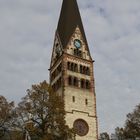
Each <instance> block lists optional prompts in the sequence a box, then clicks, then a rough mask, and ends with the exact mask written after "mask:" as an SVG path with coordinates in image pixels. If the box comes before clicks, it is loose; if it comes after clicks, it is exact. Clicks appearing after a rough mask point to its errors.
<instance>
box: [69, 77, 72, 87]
mask: <svg viewBox="0 0 140 140" xmlns="http://www.w3.org/2000/svg"><path fill="white" fill-rule="evenodd" d="M68 82H69V85H72V77H71V76H69V78H68Z"/></svg>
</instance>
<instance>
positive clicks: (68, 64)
mask: <svg viewBox="0 0 140 140" xmlns="http://www.w3.org/2000/svg"><path fill="white" fill-rule="evenodd" d="M70 64H71V63H70V62H68V63H67V68H68V70H71V67H70Z"/></svg>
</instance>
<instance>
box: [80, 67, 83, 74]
mask: <svg viewBox="0 0 140 140" xmlns="http://www.w3.org/2000/svg"><path fill="white" fill-rule="evenodd" d="M80 73H83V66H82V65H80Z"/></svg>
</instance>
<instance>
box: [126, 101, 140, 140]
mask: <svg viewBox="0 0 140 140" xmlns="http://www.w3.org/2000/svg"><path fill="white" fill-rule="evenodd" d="M124 131H125V132H124V135H125V137H126V138H132V139H134V140H135V139H136V138H137V137H139V138H140V104H139V105H137V106H136V108H135V109H134V111H133V112H132V113H129V114H128V115H127V120H126V122H125V127H124Z"/></svg>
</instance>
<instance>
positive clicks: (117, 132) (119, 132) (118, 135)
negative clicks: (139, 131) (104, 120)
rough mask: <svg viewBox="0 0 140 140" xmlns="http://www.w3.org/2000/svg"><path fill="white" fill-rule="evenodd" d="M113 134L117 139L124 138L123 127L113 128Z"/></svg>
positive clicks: (121, 139) (122, 139)
mask: <svg viewBox="0 0 140 140" xmlns="http://www.w3.org/2000/svg"><path fill="white" fill-rule="evenodd" d="M115 136H116V138H117V140H124V129H123V128H119V127H117V128H115Z"/></svg>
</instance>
